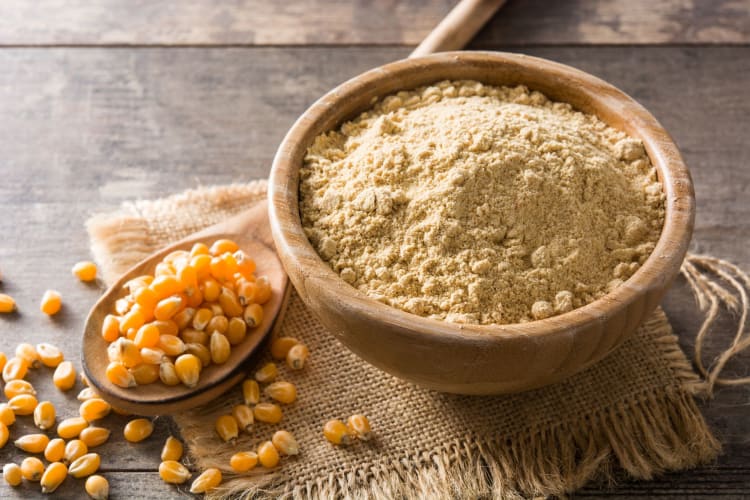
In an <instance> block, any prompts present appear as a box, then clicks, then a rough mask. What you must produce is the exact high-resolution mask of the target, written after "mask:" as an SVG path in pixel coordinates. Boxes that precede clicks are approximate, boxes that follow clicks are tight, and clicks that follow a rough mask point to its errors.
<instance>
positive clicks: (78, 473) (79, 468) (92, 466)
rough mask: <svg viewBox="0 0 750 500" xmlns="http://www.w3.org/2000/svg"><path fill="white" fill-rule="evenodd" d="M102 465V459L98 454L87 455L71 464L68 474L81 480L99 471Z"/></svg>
mask: <svg viewBox="0 0 750 500" xmlns="http://www.w3.org/2000/svg"><path fill="white" fill-rule="evenodd" d="M101 463H102V459H101V457H100V456H99V454H98V453H87V454H85V455H83V456H81V457H78V458H77V459H75V460H74V461H73V462H72V463H71V464H70V466H69V467H68V474H70V475H71V476H73V477H74V478H76V479H81V478H83V477H86V476H90V475H91V474H93V473H94V472H96V471H97V470H99V465H101Z"/></svg>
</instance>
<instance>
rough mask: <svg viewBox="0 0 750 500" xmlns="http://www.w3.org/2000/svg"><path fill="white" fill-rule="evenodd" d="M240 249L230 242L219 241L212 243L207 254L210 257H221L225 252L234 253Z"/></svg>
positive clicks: (226, 240) (227, 240)
mask: <svg viewBox="0 0 750 500" xmlns="http://www.w3.org/2000/svg"><path fill="white" fill-rule="evenodd" d="M239 249H240V247H239V245H237V243H235V242H234V241H232V240H229V239H226V238H224V239H220V240H216V241H214V242H213V244H212V245H211V248H210V249H209V253H210V254H211V255H221V254H223V253H226V252H230V253H234V252H236V251H237V250H239Z"/></svg>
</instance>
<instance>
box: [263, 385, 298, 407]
mask: <svg viewBox="0 0 750 500" xmlns="http://www.w3.org/2000/svg"><path fill="white" fill-rule="evenodd" d="M263 392H265V393H266V396H268V397H269V398H271V399H273V400H276V401H278V402H279V403H283V404H287V405H288V404H290V403H294V401H295V400H296V399H297V388H296V387H294V384H292V383H290V382H281V381H279V382H274V383H272V384H270V385H268V386H267V387H266V388H265V390H264V391H263Z"/></svg>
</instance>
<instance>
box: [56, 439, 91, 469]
mask: <svg viewBox="0 0 750 500" xmlns="http://www.w3.org/2000/svg"><path fill="white" fill-rule="evenodd" d="M88 452H89V447H88V446H87V445H86V443H84V442H83V441H81V440H80V439H73V440H71V441H68V444H66V445H65V455H63V459H62V462H63V463H67V464H69V463H71V462H75V460H76V459H77V458H78V457H82V456H84V455H85V454H86V453H88Z"/></svg>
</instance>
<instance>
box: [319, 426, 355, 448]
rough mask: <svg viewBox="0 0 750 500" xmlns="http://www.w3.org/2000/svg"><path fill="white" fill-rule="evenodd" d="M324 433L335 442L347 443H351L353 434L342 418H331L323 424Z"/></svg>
mask: <svg viewBox="0 0 750 500" xmlns="http://www.w3.org/2000/svg"><path fill="white" fill-rule="evenodd" d="M323 435H324V436H325V438H326V439H327V440H328V441H330V442H331V443H333V444H337V445H347V444H349V443H351V441H352V436H351V434H350V433H349V429H348V428H347V427H346V424H344V422H342V421H341V420H329V421H328V422H326V424H325V425H324V426H323Z"/></svg>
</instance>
